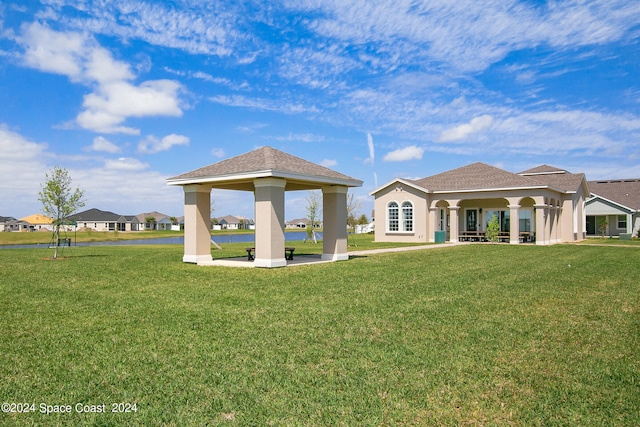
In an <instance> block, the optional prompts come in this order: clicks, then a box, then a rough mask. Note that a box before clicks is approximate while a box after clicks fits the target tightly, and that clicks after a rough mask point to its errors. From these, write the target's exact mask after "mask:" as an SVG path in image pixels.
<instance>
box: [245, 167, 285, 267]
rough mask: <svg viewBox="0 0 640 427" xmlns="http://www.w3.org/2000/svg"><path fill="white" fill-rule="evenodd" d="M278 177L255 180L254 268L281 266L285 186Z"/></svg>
mask: <svg viewBox="0 0 640 427" xmlns="http://www.w3.org/2000/svg"><path fill="white" fill-rule="evenodd" d="M286 183H287V182H286V181H285V180H284V179H280V178H258V179H256V180H255V181H254V182H253V185H254V187H255V210H256V234H255V235H256V256H255V260H254V262H253V264H254V265H255V266H256V267H267V268H271V267H284V266H286V265H287V260H286V259H285V257H284V187H285V185H286Z"/></svg>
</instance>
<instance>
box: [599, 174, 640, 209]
mask: <svg viewBox="0 0 640 427" xmlns="http://www.w3.org/2000/svg"><path fill="white" fill-rule="evenodd" d="M588 184H589V190H591V195H592V196H593V195H598V196H600V197H604V198H605V199H607V200H611V201H612V202H615V203H618V204H619V205H622V206H626V207H628V208H631V209H634V210H640V179H615V180H604V181H589V182H588Z"/></svg>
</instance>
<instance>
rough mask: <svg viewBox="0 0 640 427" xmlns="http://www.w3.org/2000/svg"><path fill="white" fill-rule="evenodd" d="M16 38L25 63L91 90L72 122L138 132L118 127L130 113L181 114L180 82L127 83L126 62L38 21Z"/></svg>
mask: <svg viewBox="0 0 640 427" xmlns="http://www.w3.org/2000/svg"><path fill="white" fill-rule="evenodd" d="M18 41H19V42H20V43H21V44H22V45H23V46H24V48H25V54H24V61H25V64H26V65H28V66H30V67H33V68H36V69H39V70H41V71H45V72H51V73H56V74H62V75H65V76H67V77H69V79H71V81H73V82H80V83H83V84H85V85H87V86H90V87H92V88H93V89H94V91H93V92H92V93H89V94H87V95H85V96H84V100H83V104H82V106H83V108H84V110H83V111H81V112H80V113H79V114H78V116H77V117H76V123H77V124H78V125H79V126H80V127H82V128H84V129H88V130H93V131H96V132H102V133H127V134H139V133H140V131H139V129H136V128H132V127H127V126H123V125H122V124H123V123H124V122H125V121H126V120H127V118H129V117H149V116H173V117H180V116H182V109H181V108H180V99H179V94H180V91H181V89H182V85H181V84H180V83H178V82H176V81H173V80H152V81H145V82H142V83H140V84H139V85H135V84H133V83H131V80H133V79H134V77H135V76H134V75H133V73H132V72H131V69H130V66H129V64H127V63H125V62H122V61H118V60H115V59H114V58H113V56H112V55H111V53H110V52H109V51H108V50H106V49H104V48H102V47H101V46H99V45H98V44H97V42H96V41H95V40H94V39H92V38H90V37H88V36H86V35H83V34H79V33H72V32H66V33H64V32H57V31H53V30H51V29H49V28H47V27H45V26H43V25H41V24H38V23H33V24H31V25H27V26H24V27H23V35H22V37H19V38H18Z"/></svg>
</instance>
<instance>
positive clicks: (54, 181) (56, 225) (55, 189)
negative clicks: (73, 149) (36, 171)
mask: <svg viewBox="0 0 640 427" xmlns="http://www.w3.org/2000/svg"><path fill="white" fill-rule="evenodd" d="M38 196H39V197H38V200H39V201H40V203H42V213H43V214H45V215H46V216H48V217H50V218H52V219H53V222H52V225H53V239H54V251H53V259H56V258H57V257H58V241H59V239H60V227H61V226H62V223H63V222H64V220H65V218H67V217H68V216H69V215H71V214H73V213H74V212H75V211H77V210H78V209H80V208H81V207H83V206H84V205H85V202H84V192H83V191H82V190H80V189H79V188H76V189H75V190H72V189H71V177H70V176H69V172H68V171H67V170H66V169H63V168H60V167H58V166H56V167H54V168H53V169H52V170H51V171H49V172H48V173H46V174H45V182H44V184H42V185H41V190H40V192H39V193H38Z"/></svg>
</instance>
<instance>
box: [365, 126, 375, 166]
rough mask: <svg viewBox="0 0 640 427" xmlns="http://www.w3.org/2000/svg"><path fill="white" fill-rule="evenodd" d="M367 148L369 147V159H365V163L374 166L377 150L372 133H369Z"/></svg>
mask: <svg viewBox="0 0 640 427" xmlns="http://www.w3.org/2000/svg"><path fill="white" fill-rule="evenodd" d="M367 146H368V147H369V157H367V158H366V159H365V161H364V162H365V163H371V164H372V165H373V164H374V163H375V160H376V149H375V146H374V145H373V136H371V132H367Z"/></svg>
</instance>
